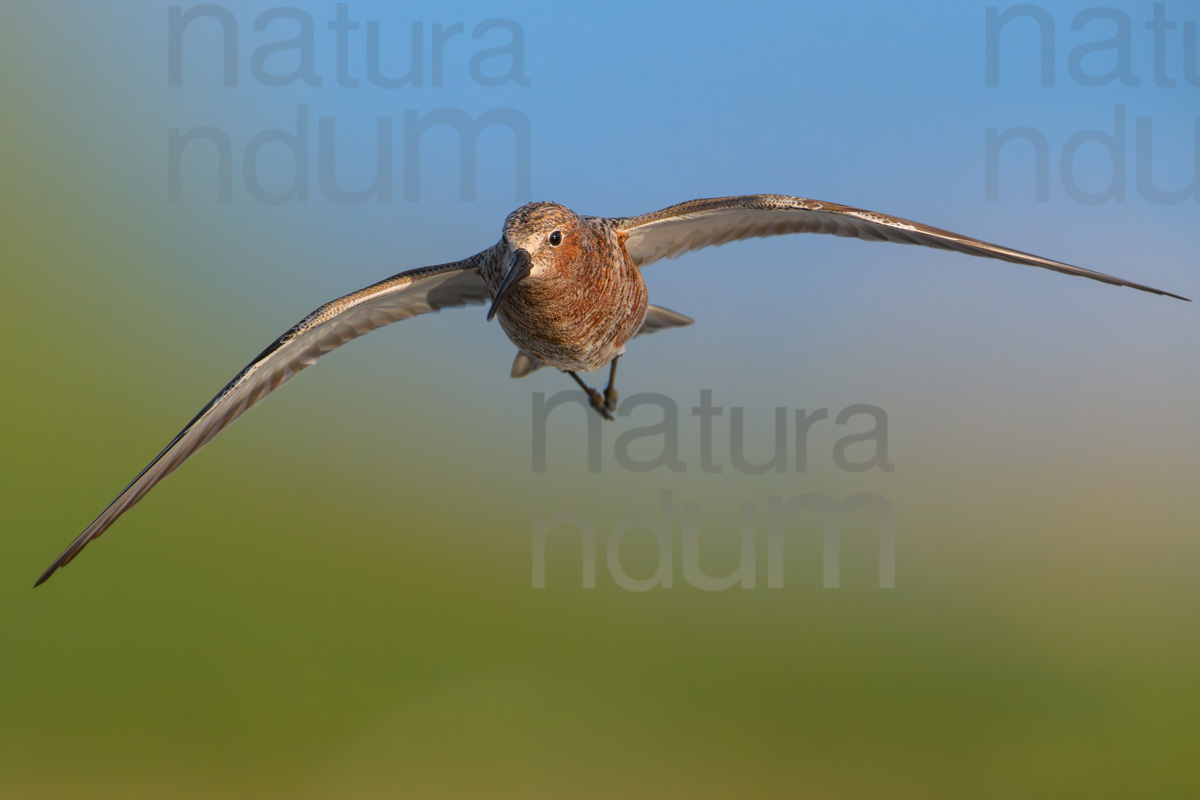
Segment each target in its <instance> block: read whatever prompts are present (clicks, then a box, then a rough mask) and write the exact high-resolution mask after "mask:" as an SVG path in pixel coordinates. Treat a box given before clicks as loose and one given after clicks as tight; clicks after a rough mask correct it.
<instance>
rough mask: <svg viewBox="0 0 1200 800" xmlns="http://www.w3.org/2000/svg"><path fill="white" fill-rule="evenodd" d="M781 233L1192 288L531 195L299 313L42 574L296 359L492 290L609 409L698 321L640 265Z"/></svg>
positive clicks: (890, 236)
mask: <svg viewBox="0 0 1200 800" xmlns="http://www.w3.org/2000/svg"><path fill="white" fill-rule="evenodd" d="M786 233H831V234H833V235H834V236H848V237H853V238H857V239H865V240H867V241H875V242H894V243H896V244H918V245H924V246H925V247H936V248H939V249H942V250H955V251H957V252H960V253H966V254H968V255H973V256H984V257H987V258H995V259H999V260H1001V261H1010V262H1012V263H1014V264H1025V265H1028V266H1034V267H1044V268H1046V269H1052V270H1055V271H1056V272H1063V273H1066V274H1068V275H1079V276H1082V277H1085V278H1091V279H1093V280H1097V281H1102V282H1104V283H1110V284H1113V285H1115V286H1128V287H1131V288H1133V289H1140V290H1141V291H1144V292H1153V293H1154V294H1159V295H1166V296H1168V297H1175V298H1178V299H1180V300H1187V298H1186V297H1180V296H1179V295H1176V294H1171V293H1170V292H1164V291H1162V290H1160V289H1154V288H1152V287H1150V286H1144V285H1142V284H1139V283H1133V282H1132V281H1127V280H1124V279H1122V278H1115V277H1113V276H1111V275H1105V274H1103V273H1100V272H1093V271H1091V270H1087V269H1082V268H1080V267H1073V266H1070V265H1069V264H1063V263H1060V262H1058V261H1051V260H1050V259H1047V258H1042V257H1040V256H1035V255H1031V254H1029V253H1023V252H1021V251H1019V250H1012V249H1010V248H1007V247H1001V246H1000V245H995V244H989V243H987V242H983V241H980V240H978V239H972V238H970V237H967V236H962V235H960V234H957V233H951V232H950V231H945V230H941V229H939V228H934V227H930V226H929V225H923V224H921V223H919V222H911V221H909V220H906V219H900V218H899V217H890V216H887V215H886V214H877V213H875V212H873V211H864V210H862V209H858V208H851V207H850V206H843V205H838V204H836V203H824V202H820V201H817V200H808V199H805V198H802V197H788V196H785V195H774V194H760V195H747V196H742V197H718V198H713V199H706V200H691V201H688V202H686V203H680V204H679V205H674V206H671V207H670V208H664V209H662V210H661V211H655V212H652V213H649V214H643V215H641V216H637V217H587V216H581V215H579V214H576V213H575V212H574V211H572V210H571V209H569V208H567V207H565V206H562V205H559V204H557V203H530V204H528V205H525V206H522V207H521V208H518V209H517V210H516V211H514V212H512V213H511V214H509V215H508V218H507V219H506V220H505V221H504V231H503V235H502V236H501V237H500V241H499V242H497V243H496V244H494V245H492V246H491V247H489V248H488V249H486V250H484V251H483V252H481V253H477V254H475V255H473V256H471V257H470V258H467V259H465V260H463V261H455V262H452V263H448V264H440V265H438V266H433V267H421V268H419V269H412V270H408V271H406V272H401V273H399V274H398V275H393V276H392V277H390V278H388V279H386V280H383V281H380V282H379V283H376V284H373V285H371V286H368V287H366V288H365V289H361V290H359V291H357V292H354V293H353V294H348V295H346V296H345V297H341V298H338V299H337V300H334V301H332V302H330V303H326V304H325V305H323V306H321V307H320V308H318V309H317V310H316V311H314V312H312V313H311V314H309V315H308V316H307V317H305V318H304V319H302V320H301V321H300V322H298V323H297V324H296V325H294V326H293V327H292V328H291V329H290V330H288V331H287V332H286V333H284V334H283V335H282V336H280V337H279V338H278V339H276V340H275V341H274V342H272V343H271V344H270V345H269V346H268V347H267V349H265V350H263V351H262V353H260V354H259V355H258V357H256V358H255V359H254V360H253V361H251V362H250V364H249V365H248V366H247V367H246V368H245V369H243V370H242V371H241V372H239V373H238V374H237V376H236V377H235V378H234V379H233V380H232V381H230V382H229V383H228V385H226V386H225V388H224V389H222V390H221V391H220V392H218V393H217V396H216V397H214V398H213V399H212V400H210V401H209V403H208V405H206V406H205V407H204V408H203V409H201V410H200V413H199V414H197V415H196V416H195V418H194V419H193V420H192V421H191V422H189V423H188V424H187V425H186V426H185V427H184V429H183V430H182V431H180V432H179V434H178V435H177V436H176V437H175V438H174V439H173V440H172V441H171V443H170V444H168V445H167V446H166V448H165V449H164V450H163V451H162V452H161V453H159V454H158V456H157V457H156V458H155V459H154V460H153V461H152V462H150V465H149V466H147V467H146V468H145V469H144V470H142V472H141V474H139V475H138V476H137V477H136V478H134V480H133V482H132V483H130V484H129V486H127V487H126V488H125V490H124V491H123V492H121V494H119V495H118V496H117V498H116V499H115V500H113V501H112V503H110V504H109V506H108V507H107V508H105V509H104V511H102V512H101V513H100V516H98V517H96V519H95V520H93V521H92V523H91V524H90V525H88V526H87V528H86V529H85V530H84V531H83V533H81V534H80V535H79V536H78V537H77V538H76V539H75V541H73V542H71V544H70V546H69V547H67V549H66V550H65V551H63V553H62V555H60V556H59V557H58V558H57V559H55V561H54V563H53V564H51V565H50V567H49V568H48V569H47V570H46V571H45V572H44V573H43V574H42V576H41V577H40V578H39V579H38V581H37V583H36V584H34V585H35V586H38V585H41V584H42V583H43V582H45V581H46V579H48V578H49V577H50V576H51V575H53V574H54V572H55V571H56V570H57V569H58V568H59V567H61V566H63V565H64V564H66V563H68V562H69V561H70V560H71V559H73V558H74V557H75V556H77V555H78V554H79V551H80V550H82V549H83V548H84V547H86V546H87V544H88V543H89V542H90V541H92V540H93V539H95V538H96V537H97V536H99V535H100V534H102V533H104V531H105V530H107V529H108V527H109V526H110V525H112V524H113V522H115V521H116V519H117V518H118V517H120V516H121V515H122V514H124V513H125V512H126V511H128V510H129V508H130V507H132V506H133V505H134V504H135V503H137V502H138V501H139V500H141V499H142V497H144V496H145V494H146V493H147V492H148V491H150V490H151V489H152V488H154V486H155V485H156V484H158V482H159V481H161V480H162V479H163V478H165V477H166V476H167V475H170V474H171V473H172V472H174V471H175V469H176V468H178V467H179V465H180V464H182V463H183V462H184V461H186V460H187V459H188V457H190V456H191V455H192V454H193V453H195V452H196V451H197V450H199V449H200V448H201V447H203V446H204V445H205V444H207V443H208V442H209V441H210V440H212V438H213V437H214V436H216V435H217V434H218V433H220V432H221V431H222V430H224V429H225V428H226V427H227V426H228V425H229V424H230V423H231V422H233V421H234V420H235V419H237V418H238V417H240V416H241V415H242V414H243V413H245V411H246V410H247V409H249V408H250V407H251V406H253V405H255V404H256V403H258V402H259V401H260V400H262V399H263V398H264V397H266V396H267V395H268V394H270V393H271V392H272V391H274V390H275V389H277V388H279V387H280V386H282V385H283V384H284V383H286V382H287V381H288V380H289V379H290V378H291V377H292V376H293V375H295V374H296V373H297V372H299V371H300V370H302V369H304V368H305V367H308V366H311V365H312V364H315V363H316V361H317V359H319V358H320V357H321V356H323V355H325V354H326V353H328V352H329V351H330V350H333V349H335V348H337V347H341V346H342V345H343V344H345V343H346V342H348V341H350V340H351V339H356V338H358V337H359V336H362V335H363V334H365V333H370V332H371V331H373V330H375V329H376V328H380V327H383V326H384V325H389V324H391V323H393V322H399V321H400V320H405V319H409V318H411V317H415V316H418V315H420V314H427V313H431V312H434V311H440V310H441V309H443V308H450V307H454V306H466V305H483V304H486V303H488V302H490V303H491V307H490V308H489V309H488V314H487V317H488V319H489V320H491V319H492V318H493V317H495V318H497V319H499V321H500V327H501V328H503V329H504V332H505V334H507V335H508V338H509V339H510V340H512V342H513V344H515V345H516V346H517V348H518V353H517V357H516V360H515V361H514V362H513V366H512V372H511V374H512V376H513V377H514V378H519V377H522V376H523V375H527V374H529V373H530V372H532V371H533V370H535V369H538V368H540V367H543V366H552V367H557V368H558V369H559V370H562V371H563V372H565V373H567V374H568V375H570V376H571V378H573V379H574V380H575V382H576V383H578V384H579V386H580V387H581V388H582V389H583V390H584V391H585V392H586V393H587V395H588V399H589V401H590V404H591V407H592V408H594V409H595V410H596V412H597V413H599V414H600V415H601V416H602V417H604V418H605V419H612V415H613V412H614V410H615V408H616V401H617V392H616V389H615V388H614V387H613V381H614V379H615V377H616V366H617V360H618V359H619V358H620V357H621V355H622V354H623V353H624V352H625V347H626V345H627V344H628V342H629V341H630V339H632V338H633V337H634V336H637V335H638V334H641V333H652V332H654V331H658V330H663V329H665V328H671V327H678V326H682V325H689V324H691V322H692V320H691V319H689V318H688V317H685V316H683V315H682V314H677V313H675V312H673V311H668V310H667V309H664V308H660V307H658V306H653V305H649V303H648V302H647V296H646V284H645V282H644V281H643V280H642V274H641V270H642V269H643V268H644V267H646V266H647V265H649V264H652V263H654V262H655V261H658V260H659V259H661V258H674V257H675V256H678V255H680V254H681V253H685V252H687V251H689V250H698V249H700V248H702V247H708V246H709V245H721V244H725V243H727V242H732V241H736V240H738V239H749V238H753V237H760V236H779V235H782V234H786ZM604 366H608V367H609V376H608V383H607V385H606V387H605V389H604V391H603V392H600V391H598V390H597V389H594V388H592V387H591V386H589V385H587V384H586V383H585V382H584V381H583V379H582V378H580V377H579V374H578V373H580V372H590V371H593V370H597V369H600V368H601V367H604Z"/></svg>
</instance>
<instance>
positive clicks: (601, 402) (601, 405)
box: [587, 386, 616, 420]
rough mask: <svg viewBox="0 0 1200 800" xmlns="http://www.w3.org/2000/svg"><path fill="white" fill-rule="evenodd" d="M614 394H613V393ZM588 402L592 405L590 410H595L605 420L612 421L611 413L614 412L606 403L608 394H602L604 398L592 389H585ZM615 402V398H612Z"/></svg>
mask: <svg viewBox="0 0 1200 800" xmlns="http://www.w3.org/2000/svg"><path fill="white" fill-rule="evenodd" d="M614 394H615V393H614ZM587 395H588V400H590V401H591V403H592V408H594V409H596V413H597V414H599V415H600V416H601V417H603V418H604V419H607V420H611V419H613V411H614V410H615V409H614V408H613V407H612V406H610V405H609V403H608V392H605V393H604V397H601V396H600V393H599V392H597V391H596V390H595V389H593V388H592V387H590V386H589V387H587ZM613 399H614V401H615V399H616V398H615V397H614V398H613Z"/></svg>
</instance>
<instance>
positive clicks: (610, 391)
mask: <svg viewBox="0 0 1200 800" xmlns="http://www.w3.org/2000/svg"><path fill="white" fill-rule="evenodd" d="M604 410H605V411H607V412H608V413H609V417H608V419H612V415H615V414H616V413H617V390H616V389H614V388H613V387H612V385H611V384H610V385H609V386H607V387H606V388H605V389H604Z"/></svg>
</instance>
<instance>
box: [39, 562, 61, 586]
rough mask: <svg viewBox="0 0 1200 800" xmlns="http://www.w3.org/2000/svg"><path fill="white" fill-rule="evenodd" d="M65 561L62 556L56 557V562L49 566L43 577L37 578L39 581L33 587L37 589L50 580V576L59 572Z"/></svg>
mask: <svg viewBox="0 0 1200 800" xmlns="http://www.w3.org/2000/svg"><path fill="white" fill-rule="evenodd" d="M64 563H65V562H64V561H63V560H62V559H61V558H58V559H55V561H54V563H53V564H51V565H50V566H49V568H48V569H47V570H46V571H45V572H43V573H42V577H40V578H38V579H37V583H35V584H33V588H35V589H36V588H37V587H39V586H41V585H42V584H43V583H45V582H46V581H48V580H50V576H51V575H53V574H54V573H55V572H58V568H59V567H61V566H62V565H63V564H64Z"/></svg>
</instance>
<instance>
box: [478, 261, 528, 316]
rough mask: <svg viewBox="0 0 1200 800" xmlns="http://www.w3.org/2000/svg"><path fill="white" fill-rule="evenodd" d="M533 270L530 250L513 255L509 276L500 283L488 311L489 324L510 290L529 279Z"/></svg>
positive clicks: (509, 266)
mask: <svg viewBox="0 0 1200 800" xmlns="http://www.w3.org/2000/svg"><path fill="white" fill-rule="evenodd" d="M531 269H533V257H532V256H530V255H529V251H528V250H518V251H517V252H515V253H513V259H512V263H511V264H509V265H508V274H507V275H505V276H504V280H503V281H501V282H500V288H499V289H497V290H496V296H495V298H493V299H492V307H491V308H489V309H488V315H487V318H488V322H491V321H492V317H494V316H496V309H497V308H499V307H500V301H501V300H503V299H504V296H505V295H506V294H508V291H509V289H511V288H512V287H514V286H516V285H517V284H518V283H520V282H521V280H522V279H523V278H525V277H527V276H528V275H529V271H530V270H531Z"/></svg>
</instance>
